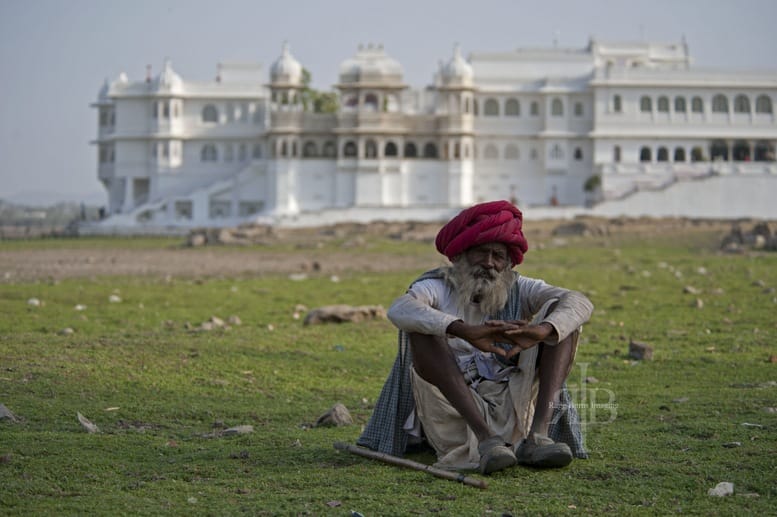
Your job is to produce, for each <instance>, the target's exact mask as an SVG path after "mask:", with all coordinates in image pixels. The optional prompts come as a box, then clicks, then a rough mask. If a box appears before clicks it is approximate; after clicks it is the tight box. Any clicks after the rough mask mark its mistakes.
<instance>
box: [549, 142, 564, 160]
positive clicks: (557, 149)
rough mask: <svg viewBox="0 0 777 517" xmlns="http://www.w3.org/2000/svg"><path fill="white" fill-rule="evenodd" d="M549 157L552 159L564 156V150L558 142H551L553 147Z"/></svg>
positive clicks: (559, 158)
mask: <svg viewBox="0 0 777 517" xmlns="http://www.w3.org/2000/svg"><path fill="white" fill-rule="evenodd" d="M550 157H551V158H552V159H553V160H561V159H563V158H564V151H563V150H561V146H560V145H558V144H553V147H552V148H551V150H550Z"/></svg>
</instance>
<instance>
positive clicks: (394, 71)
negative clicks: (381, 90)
mask: <svg viewBox="0 0 777 517" xmlns="http://www.w3.org/2000/svg"><path fill="white" fill-rule="evenodd" d="M340 82H341V83H344V84H345V83H351V84H353V83H371V84H375V83H381V84H395V85H399V84H402V65H400V64H399V62H398V61H397V60H396V59H394V58H392V57H390V56H389V55H388V54H386V52H385V51H384V50H383V45H375V46H373V45H372V44H370V45H368V46H367V47H364V46H362V45H360V46H359V50H358V52H356V55H355V56H354V57H352V58H350V59H346V60H345V61H343V63H342V64H341V65H340Z"/></svg>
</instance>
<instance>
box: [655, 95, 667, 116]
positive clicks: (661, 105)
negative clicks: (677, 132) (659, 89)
mask: <svg viewBox="0 0 777 517" xmlns="http://www.w3.org/2000/svg"><path fill="white" fill-rule="evenodd" d="M656 107H657V108H658V111H659V113H669V99H668V98H667V97H664V96H663V95H662V96H661V97H659V98H658V102H657V103H656Z"/></svg>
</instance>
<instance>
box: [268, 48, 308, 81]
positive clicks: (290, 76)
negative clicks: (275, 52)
mask: <svg viewBox="0 0 777 517" xmlns="http://www.w3.org/2000/svg"><path fill="white" fill-rule="evenodd" d="M270 81H271V82H273V83H282V84H294V85H297V84H301V83H302V65H301V64H300V63H299V61H297V60H296V59H294V56H292V55H291V52H289V45H288V43H286V42H284V43H283V49H282V50H281V57H279V58H278V59H277V60H276V61H275V63H273V64H272V67H270Z"/></svg>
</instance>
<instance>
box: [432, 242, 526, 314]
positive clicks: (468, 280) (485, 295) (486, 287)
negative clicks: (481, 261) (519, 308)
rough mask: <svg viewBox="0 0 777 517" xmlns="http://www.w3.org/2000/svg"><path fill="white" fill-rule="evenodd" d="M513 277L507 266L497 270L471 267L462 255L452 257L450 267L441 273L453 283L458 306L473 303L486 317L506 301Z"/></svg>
mask: <svg viewBox="0 0 777 517" xmlns="http://www.w3.org/2000/svg"><path fill="white" fill-rule="evenodd" d="M513 278H514V277H513V271H512V270H511V269H510V268H505V269H504V271H502V272H501V273H497V272H496V271H495V270H493V269H485V268H482V267H480V266H471V265H470V264H469V263H468V262H467V259H466V258H465V257H464V255H459V256H458V257H456V258H455V260H454V261H453V266H451V267H450V268H448V269H447V270H446V272H445V279H446V281H448V283H450V285H452V286H453V292H454V296H455V297H456V302H457V303H458V305H459V307H462V308H464V307H467V306H468V305H470V304H473V303H474V304H476V305H479V306H480V310H481V312H482V313H483V314H486V315H488V316H494V315H495V314H496V313H497V312H499V311H500V310H501V309H502V308H503V307H504V306H505V304H506V303H507V297H508V296H509V295H510V288H511V287H512V285H513Z"/></svg>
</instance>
